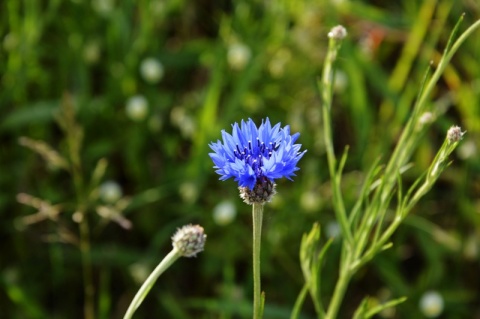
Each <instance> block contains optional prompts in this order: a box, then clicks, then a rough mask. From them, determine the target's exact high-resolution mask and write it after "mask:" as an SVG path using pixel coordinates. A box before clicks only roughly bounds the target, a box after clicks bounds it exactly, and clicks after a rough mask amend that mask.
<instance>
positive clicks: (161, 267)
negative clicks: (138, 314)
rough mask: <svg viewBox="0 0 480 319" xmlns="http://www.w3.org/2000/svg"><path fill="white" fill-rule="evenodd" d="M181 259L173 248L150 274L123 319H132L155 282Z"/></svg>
mask: <svg viewBox="0 0 480 319" xmlns="http://www.w3.org/2000/svg"><path fill="white" fill-rule="evenodd" d="M180 257H181V255H180V253H179V251H178V250H177V249H175V248H173V249H172V251H171V252H170V253H169V254H168V255H167V256H165V258H163V260H162V261H161V262H160V263H159V264H158V266H157V267H156V268H155V269H154V270H153V272H152V273H151V274H150V276H148V278H147V280H145V282H144V283H143V285H142V286H141V287H140V289H139V290H138V292H137V294H136V295H135V297H134V298H133V300H132V302H131V303H130V306H128V309H127V312H126V313H125V316H124V317H123V319H130V318H132V316H133V314H134V313H135V310H137V308H138V307H139V306H140V304H141V303H142V301H143V299H145V297H146V296H147V294H148V292H149V291H150V289H152V287H153V284H155V281H157V279H158V277H160V275H161V274H162V273H163V272H164V271H165V270H167V269H168V267H170V266H171V265H172V264H173V263H174V262H175V261H176V260H177V259H178V258H180Z"/></svg>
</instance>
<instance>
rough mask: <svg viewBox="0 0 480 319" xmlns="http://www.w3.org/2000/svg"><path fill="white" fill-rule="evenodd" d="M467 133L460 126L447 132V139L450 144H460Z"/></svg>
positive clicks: (453, 127)
mask: <svg viewBox="0 0 480 319" xmlns="http://www.w3.org/2000/svg"><path fill="white" fill-rule="evenodd" d="M464 134H465V132H462V129H461V128H460V126H456V125H454V126H452V127H451V128H450V129H449V130H448V132H447V139H448V141H449V142H450V143H455V142H458V141H460V140H461V139H462V137H463V135H464Z"/></svg>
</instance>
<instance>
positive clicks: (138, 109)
mask: <svg viewBox="0 0 480 319" xmlns="http://www.w3.org/2000/svg"><path fill="white" fill-rule="evenodd" d="M125 111H126V112H127V116H128V117H129V118H130V119H131V120H133V121H136V122H139V121H142V120H143V119H145V117H147V113H148V102H147V99H146V98H145V97H143V96H142V95H135V96H132V97H131V98H129V99H128V101H127V105H126V107H125Z"/></svg>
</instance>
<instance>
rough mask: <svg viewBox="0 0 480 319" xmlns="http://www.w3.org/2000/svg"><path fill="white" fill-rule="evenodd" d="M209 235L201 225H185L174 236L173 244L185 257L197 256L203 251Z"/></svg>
mask: <svg viewBox="0 0 480 319" xmlns="http://www.w3.org/2000/svg"><path fill="white" fill-rule="evenodd" d="M206 240H207V235H206V234H204V232H203V227H201V226H200V225H185V226H183V227H182V228H179V229H178V230H177V232H176V233H175V235H173V236H172V245H173V247H174V248H175V249H177V250H178V251H179V252H180V254H181V255H182V256H183V257H196V256H197V254H198V253H200V252H202V251H203V248H204V246H205V241H206Z"/></svg>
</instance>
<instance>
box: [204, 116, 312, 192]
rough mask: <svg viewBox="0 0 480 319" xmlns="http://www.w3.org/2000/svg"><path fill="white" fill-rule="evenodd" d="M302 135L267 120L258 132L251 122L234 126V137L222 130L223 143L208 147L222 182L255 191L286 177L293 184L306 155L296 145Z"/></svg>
mask: <svg viewBox="0 0 480 319" xmlns="http://www.w3.org/2000/svg"><path fill="white" fill-rule="evenodd" d="M299 136H300V134H299V133H295V134H293V135H291V134H290V126H288V125H286V126H285V127H283V128H282V127H281V124H280V123H277V124H275V125H274V126H273V127H272V125H271V123H270V120H269V119H268V118H266V119H265V120H264V121H262V124H261V125H260V126H259V127H258V128H257V126H256V125H255V123H254V122H253V121H252V119H248V120H247V121H244V120H242V121H241V122H240V125H239V124H238V123H234V124H233V125H232V134H229V133H227V132H226V131H225V130H222V141H220V140H218V141H217V142H212V143H210V144H209V146H210V148H211V149H212V151H213V153H209V155H210V157H211V159H212V161H213V163H214V164H215V166H214V168H215V169H216V171H215V172H216V173H217V174H219V175H220V180H226V179H229V178H233V179H234V180H235V181H236V182H238V185H239V186H240V187H247V188H249V189H250V190H253V189H254V187H255V186H256V185H257V184H261V183H265V182H266V181H268V182H269V183H272V184H273V183H274V181H275V179H278V178H282V177H286V178H288V179H290V180H291V177H292V176H295V172H296V171H297V170H299V168H298V167H297V163H298V161H299V160H300V159H301V158H302V157H303V155H304V154H305V152H306V151H302V152H301V151H300V148H301V144H294V143H295V141H296V140H297V139H298V138H299Z"/></svg>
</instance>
